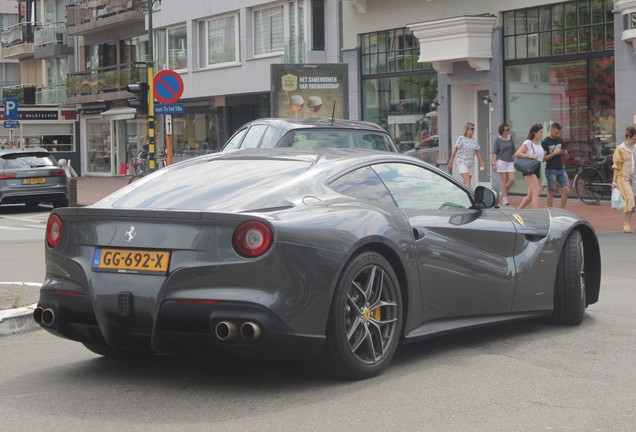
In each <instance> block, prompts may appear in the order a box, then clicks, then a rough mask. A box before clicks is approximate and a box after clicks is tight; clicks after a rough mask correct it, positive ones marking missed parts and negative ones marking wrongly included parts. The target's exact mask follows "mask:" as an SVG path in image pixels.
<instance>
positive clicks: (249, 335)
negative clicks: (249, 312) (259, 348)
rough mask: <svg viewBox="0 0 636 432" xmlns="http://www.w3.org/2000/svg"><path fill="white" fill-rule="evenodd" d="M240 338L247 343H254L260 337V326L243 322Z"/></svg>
mask: <svg viewBox="0 0 636 432" xmlns="http://www.w3.org/2000/svg"><path fill="white" fill-rule="evenodd" d="M241 337H242V338H243V339H244V340H246V341H247V342H254V341H256V340H258V338H260V337H261V326H259V325H258V324H256V323H253V322H250V321H248V322H245V323H243V325H241Z"/></svg>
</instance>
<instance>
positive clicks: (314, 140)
mask: <svg viewBox="0 0 636 432" xmlns="http://www.w3.org/2000/svg"><path fill="white" fill-rule="evenodd" d="M272 147H294V148H300V149H315V148H362V149H369V150H381V151H388V152H397V151H398V150H397V146H396V145H395V142H394V141H393V138H392V137H391V135H389V134H388V133H387V131H386V130H384V129H382V128H381V127H380V126H378V125H376V124H375V123H371V122H366V121H356V120H336V119H330V118H304V119H279V118H264V119H258V120H254V121H251V122H249V123H246V124H244V125H243V126H241V128H240V129H239V130H238V131H237V132H236V133H235V134H234V135H232V138H230V139H229V140H228V142H227V143H225V146H223V148H222V149H221V151H222V152H228V151H234V150H239V149H247V148H272Z"/></svg>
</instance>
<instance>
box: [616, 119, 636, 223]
mask: <svg viewBox="0 0 636 432" xmlns="http://www.w3.org/2000/svg"><path fill="white" fill-rule="evenodd" d="M635 142H636V127H634V125H632V126H628V127H627V129H626V130H625V142H623V143H622V144H620V145H618V146H616V150H614V155H613V156H612V158H613V159H612V161H613V162H614V164H613V165H612V169H613V170H614V177H613V178H612V189H614V188H618V190H619V191H621V195H623V200H625V209H624V210H623V232H624V233H626V234H631V233H633V232H634V231H633V230H632V212H633V211H634V189H633V188H632V187H633V186H636V169H635V168H636V160H635V158H636V155H635V154H634V143H635Z"/></svg>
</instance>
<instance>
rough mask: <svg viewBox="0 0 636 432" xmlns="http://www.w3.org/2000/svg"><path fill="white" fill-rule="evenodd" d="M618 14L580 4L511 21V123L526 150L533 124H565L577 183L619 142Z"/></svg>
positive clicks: (605, 2) (507, 45)
mask: <svg viewBox="0 0 636 432" xmlns="http://www.w3.org/2000/svg"><path fill="white" fill-rule="evenodd" d="M612 7H613V2H612V1H611V0H576V1H571V2H566V3H558V4H553V5H549V6H540V7H535V8H528V9H521V10H515V11H508V12H504V13H503V23H504V25H503V38H504V56H505V61H504V71H505V94H506V113H505V118H506V119H507V122H508V123H509V124H510V126H511V132H512V134H513V136H514V138H515V141H516V142H518V143H520V142H522V141H523V140H524V139H525V137H526V135H527V133H528V130H529V128H530V125H532V124H533V123H542V124H544V125H545V129H546V130H547V128H548V126H549V125H550V123H552V122H557V123H559V124H561V126H562V131H561V138H562V139H563V141H564V142H565V149H566V150H567V151H568V156H567V158H566V159H565V161H564V162H565V166H566V169H567V171H568V174H569V176H570V178H572V177H573V176H574V174H575V173H576V171H577V170H578V168H579V167H580V166H581V165H582V164H585V163H589V162H590V161H591V160H593V159H594V158H596V157H598V156H603V155H605V154H608V153H611V148H612V147H613V146H614V144H615V142H616V138H617V137H616V136H615V134H616V132H615V131H616V117H615V78H614V23H613V17H614V16H613V14H612V12H611V11H612ZM515 189H517V190H516V191H515V192H523V190H522V189H523V184H520V185H515Z"/></svg>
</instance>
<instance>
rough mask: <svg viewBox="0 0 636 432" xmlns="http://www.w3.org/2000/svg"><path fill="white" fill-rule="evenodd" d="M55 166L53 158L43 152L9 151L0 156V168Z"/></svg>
mask: <svg viewBox="0 0 636 432" xmlns="http://www.w3.org/2000/svg"><path fill="white" fill-rule="evenodd" d="M49 166H55V161H54V160H53V158H52V157H51V156H49V155H47V154H43V153H9V154H5V155H2V157H1V158H0V169H3V170H20V169H30V168H39V167H49Z"/></svg>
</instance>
